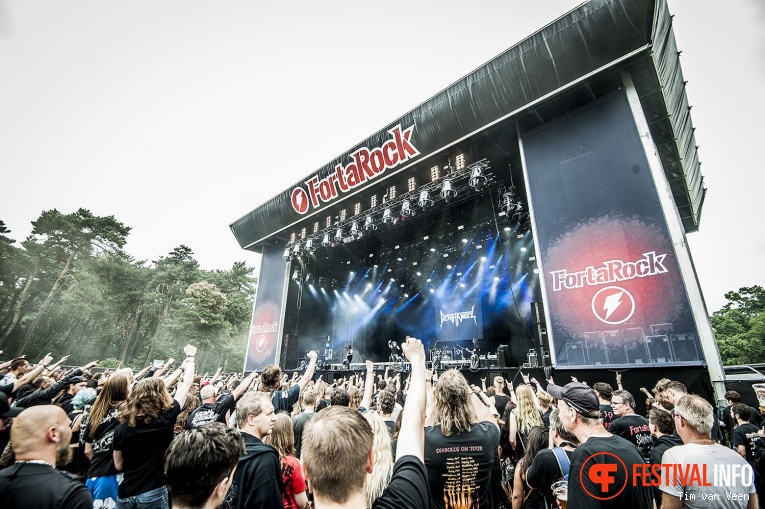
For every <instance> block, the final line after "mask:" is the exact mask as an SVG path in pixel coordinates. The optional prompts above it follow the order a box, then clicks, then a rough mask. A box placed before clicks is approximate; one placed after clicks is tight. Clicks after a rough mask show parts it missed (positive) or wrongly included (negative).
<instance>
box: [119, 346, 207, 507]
mask: <svg viewBox="0 0 765 509" xmlns="http://www.w3.org/2000/svg"><path fill="white" fill-rule="evenodd" d="M196 350H197V349H196V348H195V347H193V346H191V345H186V347H185V348H184V351H185V352H186V356H187V357H186V361H185V363H186V366H185V371H184V374H183V381H182V382H181V383H180V384H178V388H177V390H176V392H175V399H172V398H171V397H170V394H169V393H168V392H167V388H166V387H165V383H164V381H163V380H162V379H161V378H154V377H152V378H146V379H144V380H141V381H140V382H138V383H137V384H136V386H135V387H134V388H133V391H132V392H131V393H130V396H128V399H127V401H125V405H124V407H123V409H122V411H121V413H120V416H119V419H120V421H122V423H121V424H120V425H119V426H117V429H116V430H115V431H114V439H113V449H114V452H113V455H114V465H115V467H116V468H117V470H119V471H122V472H123V473H124V477H123V480H122V484H120V486H119V505H120V506H125V507H141V509H155V508H156V509H167V507H168V499H167V486H166V481H165V474H164V459H165V452H166V451H167V448H168V447H169V446H170V442H171V441H172V440H173V426H175V421H176V419H177V418H178V414H179V413H181V407H182V406H183V404H184V403H185V402H186V396H187V395H188V393H189V388H190V387H191V384H192V383H193V381H194V354H196Z"/></svg>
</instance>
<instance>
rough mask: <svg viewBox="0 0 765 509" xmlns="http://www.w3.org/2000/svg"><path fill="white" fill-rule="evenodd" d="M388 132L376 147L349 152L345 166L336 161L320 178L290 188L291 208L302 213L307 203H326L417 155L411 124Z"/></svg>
mask: <svg viewBox="0 0 765 509" xmlns="http://www.w3.org/2000/svg"><path fill="white" fill-rule="evenodd" d="M388 132H389V133H390V135H391V139H390V140H388V141H386V142H385V143H383V144H382V145H380V146H379V147H375V148H373V149H371V150H370V149H369V148H367V147H362V148H360V149H358V150H356V151H355V152H353V153H352V154H350V157H351V158H352V159H353V161H351V162H350V163H348V164H347V165H345V166H343V165H342V164H338V165H336V166H335V172H334V173H332V174H330V175H329V176H327V177H324V178H323V179H319V177H318V176H317V175H314V176H313V177H311V178H310V179H308V180H306V181H305V183H304V186H305V187H303V186H301V187H296V188H295V189H293V190H292V194H291V196H290V201H291V203H292V208H293V209H294V210H295V212H297V213H298V214H305V213H306V212H308V211H309V209H310V208H311V207H313V208H314V209H316V208H319V206H320V205H321V204H322V203H329V202H330V201H332V200H334V199H335V198H337V197H338V196H340V194H341V193H347V192H349V191H351V190H353V189H355V188H357V187H359V186H361V185H364V184H365V183H366V182H367V181H368V180H372V179H374V178H376V177H378V176H379V175H381V174H382V173H384V172H385V170H390V169H392V168H395V167H396V166H400V165H402V164H404V163H405V162H407V161H409V160H410V159H412V158H414V157H417V156H418V155H420V151H419V150H417V148H416V147H415V146H414V144H413V143H412V133H413V132H414V125H412V126H410V127H407V128H406V129H402V128H401V124H398V125H396V126H395V127H393V128H392V129H389V130H388Z"/></svg>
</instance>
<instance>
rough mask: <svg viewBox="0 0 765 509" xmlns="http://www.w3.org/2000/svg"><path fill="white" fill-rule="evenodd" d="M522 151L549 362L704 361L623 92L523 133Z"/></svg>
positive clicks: (661, 212)
mask: <svg viewBox="0 0 765 509" xmlns="http://www.w3.org/2000/svg"><path fill="white" fill-rule="evenodd" d="M523 148H524V157H525V163H526V164H525V165H524V171H525V172H526V174H527V178H528V181H529V187H528V190H529V197H530V201H531V204H532V206H533V211H534V221H535V231H534V235H535V238H536V240H537V243H538V246H539V250H540V252H539V253H538V255H539V256H538V259H539V260H541V263H542V267H543V268H544V270H545V273H544V281H545V294H546V303H547V306H546V311H547V323H548V331H549V332H551V334H550V337H551V338H552V341H551V343H552V345H551V346H552V348H553V349H554V351H555V356H556V364H557V365H558V366H582V365H617V366H618V365H631V366H636V365H656V364H662V363H700V362H702V360H703V359H702V357H701V355H700V346H699V344H698V333H697V329H696V324H695V321H694V319H693V314H692V311H691V305H690V301H689V299H688V294H687V292H686V290H685V285H684V282H683V278H682V275H681V273H680V270H679V266H678V263H677V258H676V254H675V246H674V245H673V244H672V241H671V239H670V235H669V230H668V227H667V222H666V219H665V216H664V211H663V210H662V206H661V202H660V201H659V198H658V192H657V189H656V184H655V183H654V179H653V176H652V175H651V171H650V168H649V166H648V160H647V158H646V155H645V152H644V149H643V146H642V142H641V140H640V136H639V133H638V132H637V128H636V127H635V123H634V119H633V117H632V112H631V110H630V108H629V104H628V103H627V101H626V97H625V96H624V94H623V93H622V92H619V93H616V94H614V95H612V96H611V97H610V98H608V99H606V100H604V101H602V102H600V103H598V104H596V105H593V106H592V107H590V108H587V109H586V110H581V111H579V112H577V113H575V114H572V115H569V116H568V117H566V118H564V119H561V120H560V121H558V122H555V123H552V124H550V125H547V126H543V127H541V128H539V129H537V130H535V131H532V132H530V133H526V134H524V135H523ZM669 213H670V214H673V213H675V212H674V211H669Z"/></svg>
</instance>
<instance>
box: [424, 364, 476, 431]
mask: <svg viewBox="0 0 765 509" xmlns="http://www.w3.org/2000/svg"><path fill="white" fill-rule="evenodd" d="M470 393H471V390H470V386H469V385H468V383H467V380H465V377H464V376H462V373H460V372H459V371H457V370H455V369H450V370H448V371H445V372H444V373H443V374H442V375H441V378H439V379H438V383H437V384H436V390H435V392H434V393H433V415H434V421H433V424H440V425H441V433H443V434H444V436H447V437H448V436H449V435H451V434H452V431H453V430H454V429H456V430H457V433H462V432H463V431H470V426H471V425H473V424H475V423H476V422H477V421H478V417H477V416H476V413H475V410H474V409H473V403H472V402H471V401H470Z"/></svg>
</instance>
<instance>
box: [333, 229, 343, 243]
mask: <svg viewBox="0 0 765 509" xmlns="http://www.w3.org/2000/svg"><path fill="white" fill-rule="evenodd" d="M342 241H343V229H342V228H338V229H337V231H335V242H342Z"/></svg>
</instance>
